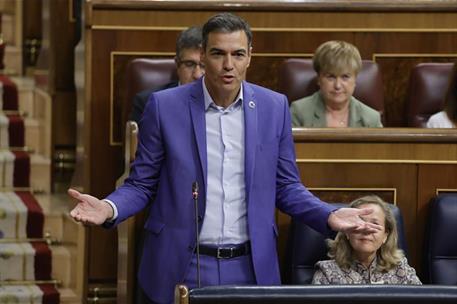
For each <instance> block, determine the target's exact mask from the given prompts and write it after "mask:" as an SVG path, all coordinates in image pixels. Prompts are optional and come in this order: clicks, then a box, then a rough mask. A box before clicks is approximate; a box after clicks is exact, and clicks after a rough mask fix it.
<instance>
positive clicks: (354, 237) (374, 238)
mask: <svg viewBox="0 0 457 304" xmlns="http://www.w3.org/2000/svg"><path fill="white" fill-rule="evenodd" d="M350 207H351V208H359V209H362V208H370V209H373V212H372V213H371V214H369V215H366V216H363V219H364V220H365V221H368V222H371V223H376V224H378V225H380V226H382V227H383V229H382V230H381V231H377V232H375V233H370V234H365V233H359V232H351V233H341V232H340V233H338V234H337V236H336V238H335V240H329V241H328V245H329V248H330V250H329V257H330V258H332V260H328V261H320V262H317V263H316V266H315V267H316V272H315V273H314V277H313V284H335V285H337V284H416V285H420V284H421V282H420V280H419V278H418V277H417V276H416V272H415V270H414V268H412V267H411V266H409V265H408V261H407V259H406V257H405V256H404V254H403V252H402V251H401V250H400V249H399V248H398V247H397V239H398V233H397V224H396V222H395V218H394V215H393V213H392V211H391V209H390V208H389V206H388V204H387V203H386V202H384V201H383V200H382V199H381V198H379V197H378V196H375V195H372V196H364V197H362V198H359V199H357V200H355V201H353V202H352V203H351V204H350Z"/></svg>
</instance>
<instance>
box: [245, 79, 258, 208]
mask: <svg viewBox="0 0 457 304" xmlns="http://www.w3.org/2000/svg"><path fill="white" fill-rule="evenodd" d="M243 95H244V96H243V109H244V134H245V138H244V142H245V145H244V146H245V152H244V153H245V156H244V157H245V160H244V162H245V172H244V175H245V177H244V178H245V181H246V196H247V197H246V199H247V200H246V201H247V202H249V193H250V192H251V191H250V190H251V186H252V180H253V177H254V167H255V152H256V146H257V107H258V106H259V105H258V104H257V100H255V98H254V92H253V90H252V88H251V86H250V85H249V84H247V83H246V82H243Z"/></svg>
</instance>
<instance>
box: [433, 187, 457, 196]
mask: <svg viewBox="0 0 457 304" xmlns="http://www.w3.org/2000/svg"><path fill="white" fill-rule="evenodd" d="M442 193H456V194H457V189H446V188H436V190H435V194H436V195H440V194H442Z"/></svg>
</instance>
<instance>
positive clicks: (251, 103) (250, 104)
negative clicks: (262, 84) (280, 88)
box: [248, 100, 255, 109]
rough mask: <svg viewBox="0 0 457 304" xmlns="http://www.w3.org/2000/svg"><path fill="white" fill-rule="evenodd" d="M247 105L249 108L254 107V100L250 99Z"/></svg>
mask: <svg viewBox="0 0 457 304" xmlns="http://www.w3.org/2000/svg"><path fill="white" fill-rule="evenodd" d="M248 106H249V107H250V108H251V109H254V108H255V102H253V101H252V100H251V101H250V102H249V103H248Z"/></svg>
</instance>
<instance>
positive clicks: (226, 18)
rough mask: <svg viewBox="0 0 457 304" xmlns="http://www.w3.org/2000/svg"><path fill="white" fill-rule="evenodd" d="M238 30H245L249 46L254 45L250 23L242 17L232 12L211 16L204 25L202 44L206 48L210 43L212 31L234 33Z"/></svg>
mask: <svg viewBox="0 0 457 304" xmlns="http://www.w3.org/2000/svg"><path fill="white" fill-rule="evenodd" d="M237 31H244V33H245V34H246V37H247V38H248V47H251V46H252V32H251V27H250V26H249V24H248V23H247V22H246V21H245V20H244V19H242V18H241V17H239V16H237V15H234V14H231V13H220V14H217V15H214V16H213V17H211V18H209V20H208V21H207V22H206V23H205V25H203V30H202V36H203V41H202V46H203V49H204V50H206V45H207V43H208V36H209V34H210V33H214V32H216V33H233V32H237Z"/></svg>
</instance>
